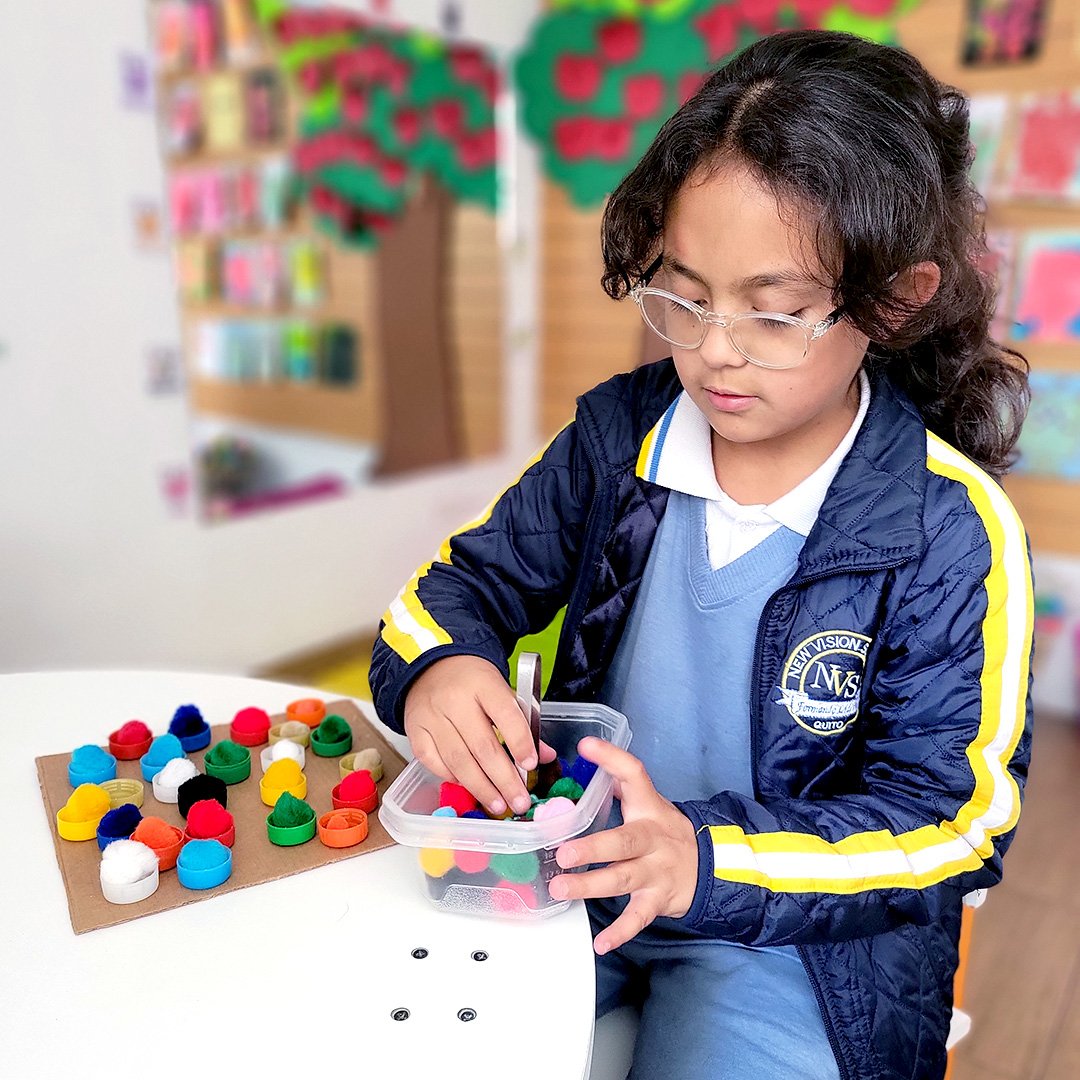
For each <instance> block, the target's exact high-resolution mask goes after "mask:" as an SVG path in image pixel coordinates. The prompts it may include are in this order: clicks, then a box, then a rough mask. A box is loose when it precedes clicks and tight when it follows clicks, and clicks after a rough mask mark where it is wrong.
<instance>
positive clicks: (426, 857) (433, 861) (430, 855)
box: [420, 848, 454, 878]
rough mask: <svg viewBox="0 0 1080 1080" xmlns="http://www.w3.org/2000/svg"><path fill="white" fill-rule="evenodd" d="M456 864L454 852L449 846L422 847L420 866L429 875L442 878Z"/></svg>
mask: <svg viewBox="0 0 1080 1080" xmlns="http://www.w3.org/2000/svg"><path fill="white" fill-rule="evenodd" d="M453 865H454V853H453V852H452V851H449V850H448V849H447V848H421V849H420V867H421V869H422V870H423V871H424V873H425V874H427V876H428V877H433V878H441V877H443V876H445V875H446V874H447V873H448V872H449V871H450V869H451V868H452V867H453Z"/></svg>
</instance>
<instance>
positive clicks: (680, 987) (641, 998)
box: [587, 898, 840, 1080]
mask: <svg viewBox="0 0 1080 1080" xmlns="http://www.w3.org/2000/svg"><path fill="white" fill-rule="evenodd" d="M623 902H625V899H624V898H623ZM587 906H588V908H589V918H590V920H591V921H592V927H593V936H594V937H595V935H596V934H597V932H598V931H599V930H600V929H601V928H602V927H604V926H606V925H608V924H609V923H610V922H611V921H612V919H613V918H614V916H615V914H617V912H618V911H619V910H621V907H622V904H621V903H619V902H618V901H615V902H614V903H613V902H612V901H604V900H600V901H592V900H590V901H587ZM626 1004H630V1005H633V1006H635V1008H637V1009H638V1010H639V1011H640V1014H641V1023H640V1026H639V1027H638V1035H637V1041H636V1043H635V1044H634V1063H633V1066H632V1067H631V1069H630V1080H657V1078H659V1077H663V1078H664V1080H719V1078H723V1080H771V1078H773V1077H784V1078H785V1080H838V1078H839V1075H840V1074H839V1070H838V1068H837V1065H836V1059H835V1058H834V1056H833V1052H832V1049H831V1047H830V1046H829V1040H828V1037H827V1035H826V1034H825V1025H824V1022H823V1020H822V1018H821V1013H820V1011H819V1009H818V1005H817V1000H816V999H815V997H814V991H813V989H812V987H811V986H810V980H809V977H808V976H807V974H806V970H805V968H804V967H803V965H802V961H801V960H800V959H799V955H798V953H797V952H796V951H795V949H794V948H791V947H784V948H776V949H749V948H744V947H743V946H741V945H733V944H730V943H728V942H722V941H714V940H711V939H708V938H704V937H700V936H694V935H691V934H687V933H686V932H684V931H682V930H681V929H680V928H679V927H678V924H677V923H675V922H674V921H673V920H670V919H660V920H657V922H656V923H654V924H653V926H651V927H649V928H648V929H646V930H645V931H644V932H643V933H641V934H639V935H638V936H637V937H636V938H634V939H633V940H632V941H628V942H627V943H626V944H625V945H623V946H622V948H620V949H616V950H615V951H614V952H609V953H607V954H606V955H605V956H599V957H597V958H596V1016H597V1019H599V1018H600V1017H601V1016H603V1015H604V1014H605V1013H608V1012H610V1011H611V1010H612V1009H615V1008H618V1007H619V1006H620V1005H626Z"/></svg>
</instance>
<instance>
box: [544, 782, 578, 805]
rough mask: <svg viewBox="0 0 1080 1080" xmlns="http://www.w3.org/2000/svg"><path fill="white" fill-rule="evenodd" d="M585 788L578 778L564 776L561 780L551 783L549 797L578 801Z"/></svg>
mask: <svg viewBox="0 0 1080 1080" xmlns="http://www.w3.org/2000/svg"><path fill="white" fill-rule="evenodd" d="M584 790H585V789H584V788H583V787H582V786H581V785H580V784H579V783H578V782H577V781H576V780H571V779H570V777H569V776H564V777H563V778H562V779H561V780H556V781H555V783H554V784H552V785H551V790H550V791H549V792H548V797H549V798H552V799H556V798H563V799H571V800H573V801H574V802H577V800H578V799H580V798H581V796H582V794H583V793H584Z"/></svg>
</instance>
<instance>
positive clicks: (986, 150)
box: [969, 94, 1009, 196]
mask: <svg viewBox="0 0 1080 1080" xmlns="http://www.w3.org/2000/svg"><path fill="white" fill-rule="evenodd" d="M969 116H970V133H971V143H972V146H973V147H974V148H975V157H974V159H973V160H972V163H971V170H970V172H971V182H972V183H973V184H974V185H975V187H976V188H977V189H978V190H979V192H980V193H981V194H982V195H984V196H986V195H988V194H989V193H990V191H991V190H992V188H993V183H994V175H995V170H994V166H995V165H996V164H997V160H998V155H999V154H1000V152H1001V141H1002V137H1003V136H1004V134H1005V123H1006V121H1007V119H1008V116H1009V99H1008V97H1007V96H1006V95H1005V94H976V95H975V96H974V97H972V99H971V104H970V111H969Z"/></svg>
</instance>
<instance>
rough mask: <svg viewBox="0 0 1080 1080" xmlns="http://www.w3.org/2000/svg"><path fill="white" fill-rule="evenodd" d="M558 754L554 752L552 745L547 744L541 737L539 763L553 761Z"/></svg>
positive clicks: (543, 763) (544, 763)
mask: <svg viewBox="0 0 1080 1080" xmlns="http://www.w3.org/2000/svg"><path fill="white" fill-rule="evenodd" d="M558 756H559V755H558V754H556V753H555V748H554V747H553V746H548V744H547V743H546V742H544V740H543V739H541V740H540V764H541V765H546V764H547V763H548V762H549V761H554V760H555V759H556V758H557V757H558Z"/></svg>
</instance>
